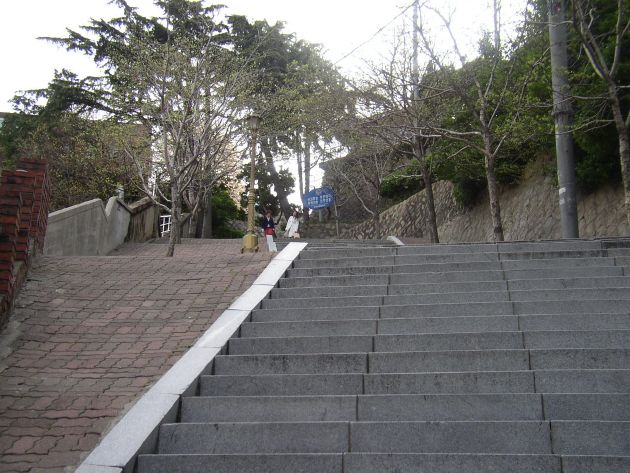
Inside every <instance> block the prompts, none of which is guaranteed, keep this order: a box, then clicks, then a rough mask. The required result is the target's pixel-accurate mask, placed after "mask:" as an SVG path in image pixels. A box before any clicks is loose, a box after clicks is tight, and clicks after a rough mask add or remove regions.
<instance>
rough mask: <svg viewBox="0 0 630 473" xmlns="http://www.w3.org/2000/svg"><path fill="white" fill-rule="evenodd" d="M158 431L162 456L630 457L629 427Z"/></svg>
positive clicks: (169, 427)
mask: <svg viewBox="0 0 630 473" xmlns="http://www.w3.org/2000/svg"><path fill="white" fill-rule="evenodd" d="M348 425H349V426H350V429H348ZM160 430H161V432H160V436H159V447H158V452H159V453H163V454H168V453H188V454H192V453H197V454H208V453H210V454H217V453H342V452H347V451H348V450H351V451H353V452H357V453H360V452H391V453H416V452H417V453H499V454H501V453H503V454H506V453H512V454H519V453H520V454H523V453H527V454H550V453H551V452H552V451H553V452H555V453H557V454H562V455H628V454H630V446H629V445H628V444H627V439H628V438H630V422H592V421H555V422H551V423H549V422H546V421H520V422H519V421H509V422H477V421H474V422H428V423H427V422H378V423H374V422H351V423H349V424H348V423H343V422H339V423H325V422H318V423H280V424H278V423H260V424H257V423H251V424H231V423H227V424H220V423H215V424H210V423H208V424H166V425H163V426H162V427H161V429H160ZM550 430H551V433H550ZM552 441H553V444H552Z"/></svg>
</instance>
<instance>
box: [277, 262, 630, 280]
mask: <svg viewBox="0 0 630 473" xmlns="http://www.w3.org/2000/svg"><path fill="white" fill-rule="evenodd" d="M628 265H630V258H626V257H616V258H590V259H579V258H578V259H570V258H559V259H555V260H522V261H515V260H514V261H504V262H502V263H483V262H481V263H427V264H397V265H392V264H389V265H382V266H359V265H348V266H346V267H317V268H292V269H289V270H288V275H289V276H290V277H292V278H293V277H314V276H346V275H361V274H390V273H391V274H402V273H404V274H413V273H447V272H471V271H472V272H481V271H501V270H502V271H523V270H530V271H531V270H563V269H564V270H566V269H572V270H574V271H578V270H579V271H581V272H582V273H583V274H585V275H588V274H589V272H590V271H591V270H594V269H595V268H602V267H614V266H628Z"/></svg>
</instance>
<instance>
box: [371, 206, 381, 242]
mask: <svg viewBox="0 0 630 473" xmlns="http://www.w3.org/2000/svg"><path fill="white" fill-rule="evenodd" d="M372 218H373V220H374V238H375V239H376V240H380V239H381V213H380V212H379V210H378V209H377V210H376V211H375V212H374V216H373V217H372Z"/></svg>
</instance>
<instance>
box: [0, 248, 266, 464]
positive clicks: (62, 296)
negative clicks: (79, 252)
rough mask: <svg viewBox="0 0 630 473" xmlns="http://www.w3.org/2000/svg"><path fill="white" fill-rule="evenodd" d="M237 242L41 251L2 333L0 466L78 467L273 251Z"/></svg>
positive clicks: (249, 281) (0, 362)
mask: <svg viewBox="0 0 630 473" xmlns="http://www.w3.org/2000/svg"><path fill="white" fill-rule="evenodd" d="M240 245H241V243H240V240H199V241H185V242H184V243H183V244H182V245H180V246H178V247H177V248H176V252H175V257H173V258H166V257H164V256H163V255H164V253H165V251H166V246H165V245H161V244H126V245H123V247H121V248H120V249H119V250H118V251H116V252H115V253H114V255H113V256H106V257H41V258H39V260H38V261H36V262H35V267H34V268H33V269H32V271H31V273H30V276H29V280H28V282H27V283H26V284H25V286H24V287H23V289H22V292H21V294H20V296H19V298H18V300H17V304H16V308H15V310H14V313H13V314H12V316H11V322H10V324H9V326H8V327H6V328H5V329H4V330H3V331H2V332H1V333H0V473H21V472H31V473H44V472H46V473H61V472H69V471H73V470H74V467H76V466H77V465H78V464H79V463H80V461H81V460H82V458H84V457H85V455H86V454H87V452H89V451H90V450H91V449H92V448H93V447H94V446H95V445H96V444H97V443H98V440H99V439H100V437H101V435H102V434H103V433H105V432H106V431H107V430H109V428H111V426H112V425H113V424H114V423H115V422H114V421H115V420H116V419H117V418H118V417H119V416H120V415H121V414H122V413H124V412H125V410H126V409H127V408H129V407H130V405H131V404H132V403H133V401H134V400H135V399H137V398H138V397H139V396H140V395H141V394H142V393H143V392H144V391H146V389H147V388H148V387H149V386H150V385H151V384H152V383H153V382H154V381H156V380H157V378H159V376H160V375H161V374H162V373H164V372H165V371H166V370H167V369H168V368H169V367H170V366H172V365H173V363H175V361H177V359H178V358H179V357H180V356H181V355H182V354H183V353H184V352H185V351H186V350H187V349H188V348H189V347H190V346H191V345H192V344H193V343H194V341H195V340H196V339H197V338H198V337H199V335H200V334H201V333H203V332H204V331H205V330H206V329H207V328H208V327H209V325H210V324H211V322H213V321H214V320H215V319H216V318H217V317H218V316H219V315H220V314H221V313H222V312H223V310H224V309H226V308H227V307H228V306H229V305H230V303H231V302H232V301H233V300H234V299H235V298H236V297H237V296H239V295H240V294H241V293H242V292H243V291H245V290H246V289H247V288H248V287H249V286H250V285H251V283H252V282H253V281H254V279H255V278H256V276H257V275H258V274H260V272H261V271H262V270H263V269H264V268H265V266H266V265H267V263H268V262H269V260H270V259H271V255H270V254H269V253H258V254H245V255H241V254H240Z"/></svg>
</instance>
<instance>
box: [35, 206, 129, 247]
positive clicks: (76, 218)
mask: <svg viewBox="0 0 630 473" xmlns="http://www.w3.org/2000/svg"><path fill="white" fill-rule="evenodd" d="M131 213H132V212H131V210H130V209H129V207H127V206H126V205H125V204H124V203H123V202H121V201H120V200H118V199H117V198H116V197H110V199H109V200H108V201H107V205H106V206H104V205H103V202H102V201H101V200H100V199H94V200H90V201H88V202H83V203H82V204H78V205H74V206H72V207H68V208H66V209H62V210H58V211H57V212H53V213H51V214H49V215H48V231H47V232H46V242H45V244H44V254H45V255H55V256H94V255H106V254H108V253H109V252H110V251H112V250H113V249H115V248H117V247H118V246H119V245H121V244H122V243H123V242H124V241H125V237H126V236H127V231H128V228H129V221H130V219H131Z"/></svg>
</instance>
